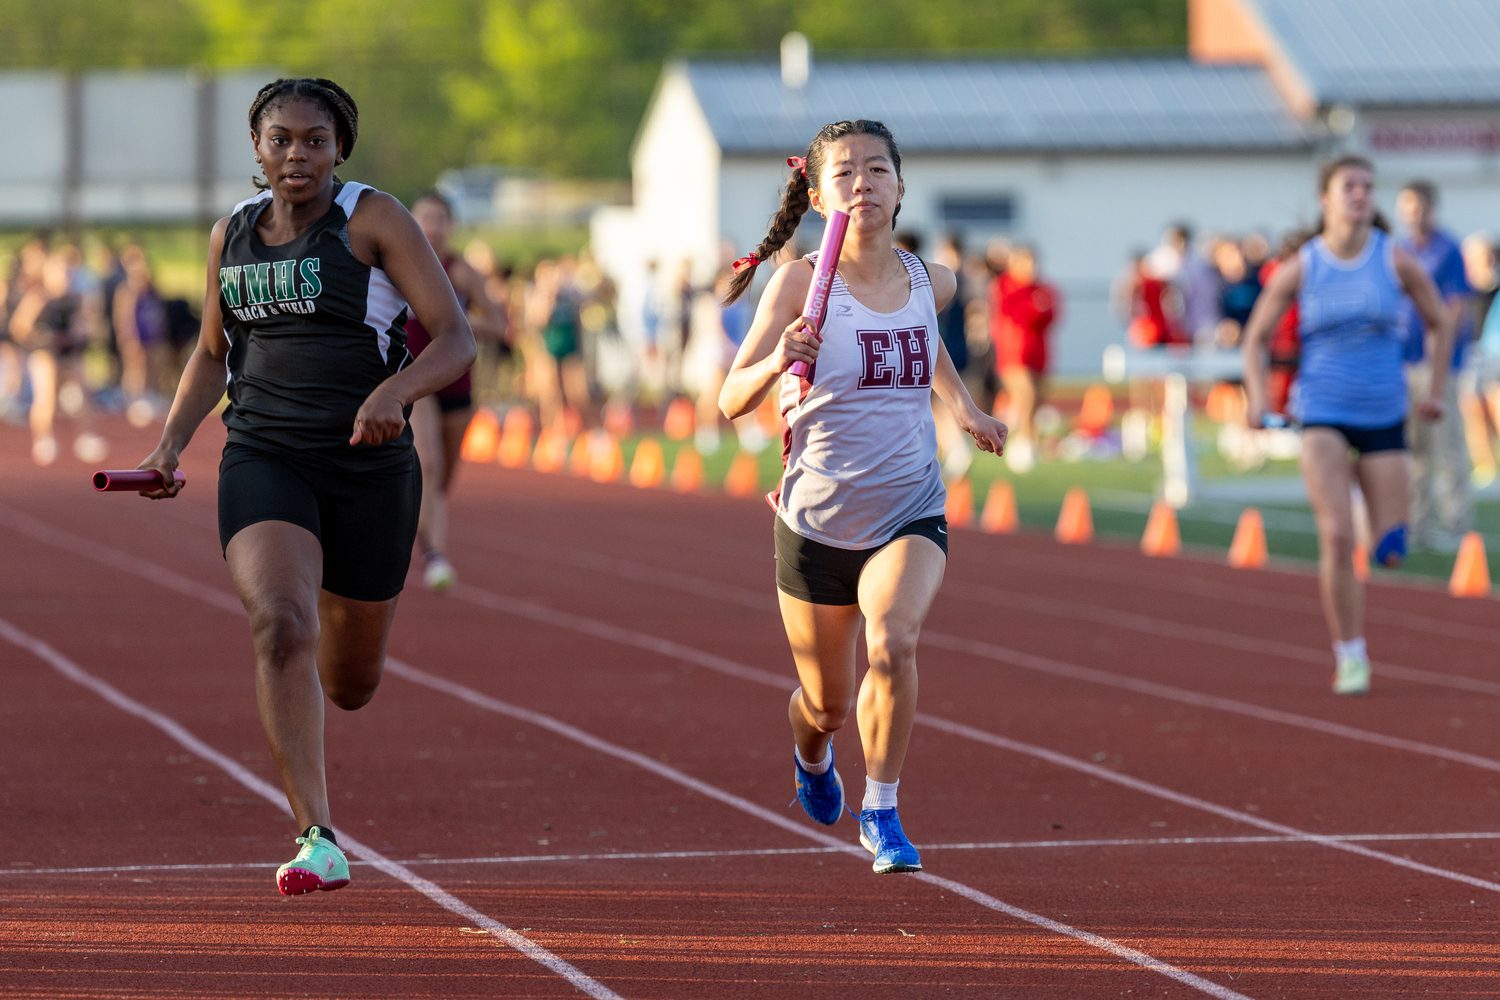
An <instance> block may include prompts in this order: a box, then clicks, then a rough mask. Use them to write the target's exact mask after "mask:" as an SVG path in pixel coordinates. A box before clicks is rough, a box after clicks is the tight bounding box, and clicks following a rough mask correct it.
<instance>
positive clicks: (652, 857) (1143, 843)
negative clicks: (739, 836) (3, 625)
mask: <svg viewBox="0 0 1500 1000" xmlns="http://www.w3.org/2000/svg"><path fill="white" fill-rule="evenodd" d="M1336 838H1337V839H1338V840H1352V841H1364V842H1366V843H1400V842H1405V841H1431V840H1455V841H1467V840H1480V841H1483V840H1500V830H1482V831H1477V832H1470V833H1340V834H1337V835H1336ZM1306 843H1307V841H1306V840H1305V839H1303V838H1301V837H1276V836H1271V835H1270V834H1267V835H1265V836H1260V837H1114V838H1103V839H1098V840H996V841H990V842H987V843H968V844H921V845H919V846H920V847H921V848H922V850H923V851H924V852H926V851H1019V850H1046V849H1058V848H1064V849H1066V848H1076V847H1162V846H1166V847H1177V846H1187V847H1197V846H1202V845H1209V846H1212V845H1215V844H1306ZM843 853H845V849H844V848H843V847H762V848H756V849H746V850H741V851H621V852H619V853H618V854H511V855H501V856H496V857H488V858H403V859H401V860H399V861H396V862H395V863H396V864H398V865H406V866H407V867H411V866H414V865H530V864H549V863H553V862H578V861H588V862H593V861H678V860H683V859H687V860H692V859H695V858H709V859H712V858H764V857H777V856H781V855H796V854H843ZM278 864H280V862H278V861H239V862H230V863H225V864H203V865H159V864H158V865H150V864H147V865H94V866H92V867H88V868H6V869H0V878H3V877H4V876H7V875H93V874H106V875H107V874H111V873H119V872H176V871H183V872H207V871H239V870H247V869H248V870H256V869H259V870H264V869H266V868H274V867H276V866H277V865H278ZM349 864H350V865H351V866H352V867H358V866H361V865H365V866H368V865H370V862H368V861H351V862H349Z"/></svg>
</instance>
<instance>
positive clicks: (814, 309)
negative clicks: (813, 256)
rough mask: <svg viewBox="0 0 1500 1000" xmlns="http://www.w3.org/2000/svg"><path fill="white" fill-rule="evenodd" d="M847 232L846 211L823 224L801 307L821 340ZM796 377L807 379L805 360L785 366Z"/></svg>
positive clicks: (815, 335)
mask: <svg viewBox="0 0 1500 1000" xmlns="http://www.w3.org/2000/svg"><path fill="white" fill-rule="evenodd" d="M848 231H849V213H848V212H831V213H829V216H828V223H827V225H825V226H824V227H823V243H822V245H821V246H819V247H818V266H817V268H816V269H815V270H814V271H813V280H812V285H811V286H810V287H809V288H808V289H807V302H806V303H805V304H804V305H803V306H802V315H804V316H806V317H807V318H808V319H809V320H811V321H812V333H813V336H814V337H817V338H818V339H819V340H822V339H823V334H822V330H823V318H824V315H825V314H826V313H827V312H828V292H829V290H830V289H832V288H833V275H834V272H835V271H836V270H837V269H838V266H839V254H841V253H843V252H844V234H845V233H847V232H848ZM787 370H788V371H790V372H791V373H792V374H793V375H796V376H797V377H799V378H807V377H808V375H809V373H810V372H811V369H810V368H809V367H808V364H807V362H806V361H793V362H792V366H791V367H790V368H788V369H787Z"/></svg>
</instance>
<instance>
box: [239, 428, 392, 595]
mask: <svg viewBox="0 0 1500 1000" xmlns="http://www.w3.org/2000/svg"><path fill="white" fill-rule="evenodd" d="M421 508H422V473H421V470H420V468H419V467H418V465H417V460H416V452H415V451H413V452H412V453H411V463H410V466H409V467H408V468H407V469H404V470H397V471H380V472H349V471H346V470H335V469H325V468H319V467H316V466H312V465H305V464H303V463H300V462H297V461H295V460H292V459H289V458H287V457H285V456H281V455H274V454H271V453H270V452H267V451H261V450H260V449H258V448H252V447H250V446H249V445H246V444H241V443H238V442H233V441H231V442H229V443H228V444H226V445H225V446H224V458H223V460H222V461H220V463H219V544H220V545H221V546H222V547H223V548H225V549H227V548H228V547H229V540H230V539H231V538H233V537H234V536H235V535H236V534H237V533H239V532H240V531H241V530H243V529H245V528H248V527H249V526H250V525H252V524H256V523H258V522H260V521H286V522H287V523H288V524H295V525H298V526H300V527H303V528H306V529H307V530H308V531H310V532H312V533H313V536H314V537H316V538H317V539H318V543H319V544H320V545H322V547H323V589H324V590H326V591H328V592H329V593H330V594H336V595H337V596H339V597H347V598H349V599H350V600H354V601H388V600H390V599H391V598H393V597H395V596H396V595H397V594H399V593H401V588H402V587H404V586H405V585H406V570H407V568H408V567H409V566H410V565H411V548H412V543H413V542H414V541H416V537H417V514H418V513H419V512H420V511H421Z"/></svg>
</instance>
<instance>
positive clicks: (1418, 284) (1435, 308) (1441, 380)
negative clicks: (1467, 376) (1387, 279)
mask: <svg viewBox="0 0 1500 1000" xmlns="http://www.w3.org/2000/svg"><path fill="white" fill-rule="evenodd" d="M1395 264H1396V276H1397V277H1398V278H1400V279H1401V286H1402V288H1404V289H1405V290H1406V294H1407V295H1410V296H1411V301H1412V304H1413V305H1415V306H1416V307H1417V314H1418V315H1419V316H1421V317H1422V322H1423V323H1425V324H1426V325H1427V357H1428V358H1429V359H1430V361H1431V367H1432V383H1431V384H1432V388H1431V390H1430V391H1429V393H1428V396H1427V398H1426V399H1423V400H1417V401H1415V402H1414V403H1413V404H1412V405H1413V407H1414V408H1415V409H1416V411H1417V412H1418V413H1419V414H1421V415H1422V416H1423V417H1424V418H1426V419H1427V420H1439V419H1441V418H1442V416H1443V396H1444V391H1445V390H1446V389H1447V385H1448V370H1449V368H1451V367H1452V365H1451V363H1450V359H1451V358H1452V357H1453V338H1454V335H1455V334H1456V333H1457V330H1456V325H1457V324H1456V323H1455V322H1454V320H1455V314H1454V312H1453V311H1451V310H1449V309H1448V308H1447V306H1446V305H1445V304H1444V303H1443V300H1442V298H1441V297H1439V295H1438V290H1437V286H1436V285H1434V284H1433V283H1432V278H1430V277H1428V275H1427V269H1426V268H1424V267H1423V266H1422V264H1421V262H1420V261H1418V260H1417V259H1416V258H1415V257H1413V256H1412V255H1411V254H1409V253H1407V252H1406V251H1405V250H1402V249H1401V248H1400V247H1397V248H1396V251H1395Z"/></svg>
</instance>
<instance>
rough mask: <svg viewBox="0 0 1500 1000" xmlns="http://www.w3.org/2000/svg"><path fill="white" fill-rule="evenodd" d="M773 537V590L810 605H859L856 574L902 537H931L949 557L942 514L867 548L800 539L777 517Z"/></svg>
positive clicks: (905, 526)
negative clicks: (847, 547) (774, 585)
mask: <svg viewBox="0 0 1500 1000" xmlns="http://www.w3.org/2000/svg"><path fill="white" fill-rule="evenodd" d="M775 535H776V589H778V590H780V591H781V592H782V593H783V594H786V595H787V596H788V597H795V598H796V599H797V600H799V601H806V602H808V603H809V604H834V605H842V606H847V605H850V604H858V603H859V575H860V573H862V572H864V568H865V563H867V562H869V561H870V559H871V557H872V556H874V555H875V553H877V552H879V551H880V550H881V549H883V548H885V546H886V545H889V544H890V543H891V542H894V541H895V540H896V539H898V538H901V537H903V536H905V535H921V536H922V537H923V538H930V539H932V541H933V542H934V543H935V544H936V545H937V547H938V548H940V549H942V550H943V555H944V556H947V555H948V519H947V518H946V517H943V516H942V515H941V514H939V515H938V516H936V517H923V518H918V519H917V520H915V521H910V522H908V523H906V524H903V525H902V526H901V527H900V528H897V529H896V533H895V534H894V535H892V536H891V537H890V541H887V542H886V543H885V544H884V545H876V546H874V547H873V548H868V549H840V548H836V547H834V546H832V545H825V544H823V543H822V542H815V541H813V540H812V539H811V538H803V537H802V536H801V535H799V534H797V533H796V532H795V531H793V530H792V529H791V528H789V527H787V523H786V522H785V521H783V520H782V519H781V518H780V517H777V518H776V531H775Z"/></svg>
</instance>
